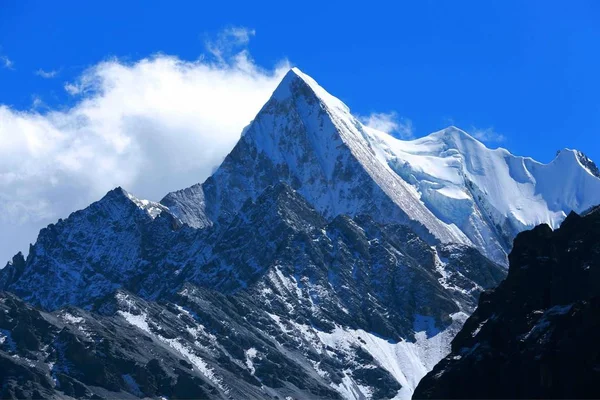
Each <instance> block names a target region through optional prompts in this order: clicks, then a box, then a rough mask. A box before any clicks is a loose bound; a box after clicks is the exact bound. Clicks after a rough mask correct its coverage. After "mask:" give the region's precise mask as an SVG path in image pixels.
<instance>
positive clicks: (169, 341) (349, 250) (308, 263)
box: [0, 184, 504, 398]
mask: <svg viewBox="0 0 600 400" xmlns="http://www.w3.org/2000/svg"><path fill="white" fill-rule="evenodd" d="M115 195H116V196H118V201H119V202H122V204H121V206H122V208H118V210H119V212H118V213H116V214H111V213H106V206H105V205H103V204H102V203H103V202H104V201H106V200H107V198H105V199H103V200H102V201H101V202H100V204H98V203H97V204H95V205H92V206H91V207H90V209H87V210H84V211H82V212H81V213H76V214H74V215H73V216H71V217H70V218H69V219H67V220H65V221H62V222H61V223H59V224H57V225H56V226H55V227H52V232H53V235H52V236H49V235H48V234H47V233H45V232H43V233H42V240H41V241H40V242H39V244H36V245H35V246H34V247H33V248H32V254H33V255H34V256H31V255H30V256H29V257H28V258H27V260H22V259H20V260H19V261H15V262H13V263H12V265H9V266H8V267H7V268H5V269H4V270H3V274H2V276H3V281H4V284H5V285H6V286H5V287H6V289H8V290H11V291H13V292H15V293H19V294H20V295H21V296H23V297H25V298H27V300H28V301H29V302H31V303H33V304H37V305H39V306H42V307H44V308H46V309H50V310H55V309H57V308H59V307H64V306H66V305H68V304H71V305H79V306H81V307H84V308H85V309H86V311H83V310H81V309H75V308H66V309H64V308H63V309H59V310H56V311H54V312H53V313H51V314H46V313H44V312H41V311H38V310H36V309H33V308H31V306H28V305H26V304H23V303H22V302H20V300H17V299H15V298H12V297H10V295H8V294H7V295H5V296H6V297H7V298H10V299H12V300H11V302H9V303H7V304H11V307H12V308H11V310H13V309H16V310H17V311H18V310H21V309H27V310H28V311H27V312H28V313H31V315H35V316H36V317H35V318H42V319H44V320H45V321H47V323H48V324H50V325H52V326H48V327H47V328H45V329H47V330H48V331H49V332H50V333H48V335H49V336H44V337H42V336H39V335H38V336H39V337H37V338H36V339H35V342H36V343H38V344H37V345H36V346H34V348H32V349H30V350H29V352H24V353H21V352H20V351H21V350H20V349H19V348H18V347H14V346H12V345H11V344H10V343H12V342H11V341H10V340H12V339H10V340H8V339H7V340H6V341H5V343H4V345H3V346H2V347H0V351H4V352H5V355H6V358H7V360H12V359H13V358H14V357H12V356H13V355H16V356H18V357H24V358H23V359H22V363H21V364H19V366H14V365H12V364H11V365H12V366H11V367H10V368H11V371H17V370H18V368H26V369H27V370H28V374H31V375H32V376H37V378H36V382H45V383H43V384H42V383H40V385H42V386H39V385H33V386H31V385H29V386H27V390H29V391H27V392H18V390H25V389H26V388H25V387H23V386H22V384H20V383H18V382H17V381H14V379H17V378H16V377H15V376H13V377H12V378H11V379H13V380H11V382H13V381H14V382H17V383H14V384H13V385H12V386H11V388H12V389H10V390H12V391H11V392H10V393H13V395H14V396H17V397H19V396H18V395H17V394H18V393H23V394H27V396H29V395H31V396H33V394H34V393H35V394H36V395H37V394H43V395H44V396H46V395H49V394H51V393H55V394H56V393H58V394H67V395H73V392H71V391H70V390H71V389H64V385H67V383H62V381H61V380H60V379H59V380H56V379H55V378H53V376H54V375H56V374H62V375H57V376H63V375H64V377H63V378H61V379H76V380H77V384H78V385H80V389H78V390H80V392H78V393H84V394H86V396H87V395H89V396H92V395H93V394H96V395H99V396H109V397H114V396H115V395H116V394H115V393H119V395H118V396H119V397H120V396H121V393H129V394H132V395H139V393H143V394H144V395H147V396H158V395H164V396H167V397H169V396H170V397H173V396H174V394H173V393H175V392H176V391H177V389H176V388H177V385H178V382H179V380H180V379H184V380H186V381H185V382H188V380H189V382H188V383H186V384H189V385H192V387H193V390H198V392H197V393H202V392H201V391H202V390H204V391H207V390H208V392H206V393H209V394H208V396H209V397H213V396H214V397H219V396H224V397H227V396H228V395H231V396H233V397H234V398H240V397H244V398H246V397H247V396H246V395H244V394H245V393H249V394H248V396H250V394H251V393H254V395H255V396H256V397H261V396H269V395H278V396H287V395H291V396H294V397H307V396H308V397H333V398H336V397H340V396H342V397H346V398H361V397H369V396H371V397H375V398H385V397H388V398H391V397H395V396H397V395H399V396H401V397H403V398H408V397H410V394H411V393H412V390H413V388H414V386H415V384H416V383H417V382H418V380H419V379H420V377H421V376H422V375H424V374H425V373H426V372H427V370H429V369H431V368H432V367H433V365H434V364H435V362H437V360H439V359H440V358H441V357H443V355H444V354H445V351H446V350H445V349H446V348H447V346H448V344H449V341H450V340H451V338H452V336H453V334H454V333H455V332H456V331H457V330H458V329H459V327H460V326H461V324H462V322H463V321H464V319H465V318H466V316H467V314H468V313H469V312H470V311H471V310H472V308H473V306H474V304H475V301H476V299H477V295H478V293H479V292H480V291H481V290H483V289H484V288H489V287H493V286H495V285H496V284H497V283H498V282H499V281H500V279H502V278H503V276H504V270H503V268H501V267H500V266H498V265H496V264H494V263H492V262H490V261H488V260H487V259H486V258H485V257H483V256H482V255H481V254H480V253H479V252H478V251H477V250H474V249H472V248H470V247H467V246H462V245H438V246H430V245H429V244H428V243H427V242H425V241H423V240H422V239H420V238H419V236H418V235H416V234H415V233H414V232H413V231H411V230H410V229H409V228H407V227H406V226H403V225H392V224H388V225H382V224H379V223H377V222H375V221H374V220H373V219H372V218H370V217H368V216H357V217H355V218H350V217H348V216H345V215H340V216H338V217H336V218H334V219H333V220H331V221H329V220H327V219H325V218H323V217H322V216H321V214H320V213H318V212H317V211H316V210H315V209H313V208H312V207H311V206H310V205H309V204H308V203H307V202H306V200H305V199H304V198H302V196H300V194H299V193H298V192H296V191H294V190H293V189H292V188H290V187H289V186H287V185H286V184H279V185H277V186H275V187H269V188H267V190H265V192H264V193H263V194H261V195H260V196H259V197H258V198H257V199H256V201H254V202H252V201H248V202H247V203H246V204H245V205H244V206H242V208H241V210H240V211H239V212H238V214H237V215H236V216H234V217H233V218H232V219H231V222H229V223H228V224H227V225H222V228H220V229H216V227H215V228H211V229H208V230H204V231H196V230H194V229H191V228H188V227H185V226H181V225H178V224H177V223H176V222H177V221H176V220H174V219H173V218H172V216H170V214H169V213H168V211H166V210H163V212H162V213H161V215H159V216H156V217H155V218H154V219H153V218H151V217H150V216H149V215H148V213H147V212H146V210H145V209H141V208H139V207H138V204H137V202H134V201H132V200H131V198H130V197H129V196H126V195H125V196H124V195H123V192H122V191H117V192H116V193H110V194H109V195H108V198H109V199H110V198H112V196H115ZM128 202H129V203H128ZM110 204H113V203H112V201H111V203H110ZM110 210H113V211H114V209H112V208H111V209H110ZM123 210H127V213H123ZM99 213H106V214H102V215H103V218H101V219H100V220H101V221H102V224H101V225H102V226H104V227H105V228H107V230H103V231H101V234H100V233H99V232H96V231H94V230H93V229H92V230H91V232H87V231H86V232H84V233H79V232H80V231H79V230H75V232H76V233H73V232H70V231H71V230H72V229H73V227H74V226H75V227H78V228H80V227H82V226H84V224H83V222H82V221H89V220H93V219H94V218H98V215H99ZM113 215H118V216H120V217H121V216H124V215H125V216H127V218H125V217H122V218H117V220H118V221H120V222H121V223H129V224H132V225H133V226H134V227H136V229H132V228H129V229H123V228H122V226H117V227H115V226H114V223H113V222H110V218H109V217H110V216H113ZM161 218H162V219H161ZM123 232H127V234H128V235H131V236H127V240H123V241H122V243H121V245H122V246H125V247H123V248H122V249H121V250H120V251H121V253H122V254H124V255H126V256H127V257H124V258H123V259H122V260H120V262H117V261H114V262H112V263H111V265H112V266H113V267H114V268H117V267H118V268H122V272H121V273H118V272H117V271H116V270H114V272H113V271H112V270H111V269H110V268H107V269H106V270H104V271H103V270H99V271H94V266H95V265H96V264H94V262H95V260H96V259H95V258H86V257H84V256H83V255H86V254H98V253H99V254H101V255H102V254H103V252H105V251H107V250H108V249H105V248H103V247H101V244H93V243H92V242H90V241H89V240H88V239H87V238H88V237H102V238H103V239H104V241H103V242H101V243H104V242H105V243H107V244H108V243H113V242H114V241H117V240H118V239H119V238H121V237H122V236H121V235H123V234H124V233H123ZM133 233H135V235H133ZM159 234H160V236H159V237H160V240H157V239H152V238H156V237H157V235H159ZM46 235H48V236H46ZM108 235H114V236H115V237H114V238H113V239H107V237H108ZM50 238H52V239H53V240H56V241H57V242H56V243H53V242H51V241H50ZM65 238H78V239H79V240H80V242H79V246H75V245H74V244H72V243H71V244H69V246H67V247H66V248H65V246H62V245H61V243H64V240H65ZM72 240H73V239H72ZM38 245H43V247H42V249H43V250H44V251H42V250H38V249H36V247H37V246H38ZM109 248H110V249H112V247H109ZM45 249H49V252H50V254H51V257H49V256H46V257H45V258H42V257H40V254H44V255H46V254H47V252H46V251H45ZM72 249H77V250H78V251H79V252H78V253H74V250H72ZM90 249H94V251H91V250H90ZM123 249H125V250H123ZM173 249H175V250H177V251H173ZM109 254H118V253H115V252H111V253H109ZM130 254H135V257H131V256H129V255H130ZM186 257H187V258H186ZM49 259H50V260H52V261H53V262H49V261H48V260H49ZM59 260H62V261H63V262H59ZM66 261H72V263H73V264H69V263H67V262H66ZM74 265H77V267H78V269H77V271H80V273H79V274H78V275H75V274H66V275H65V273H66V272H69V271H73V269H74V268H75V267H74ZM136 270H137V275H136V274H135V273H133V272H131V271H136ZM86 271H90V272H86ZM42 274H43V277H44V278H45V279H46V280H44V279H42V278H41V277H39V276H40V275H42ZM98 275H101V276H98ZM65 277H66V278H65ZM67 278H68V279H71V280H70V281H68V282H69V284H68V285H67V284H63V285H61V286H58V285H53V284H51V283H50V282H60V279H63V282H64V281H65V280H66V279H67ZM34 282H35V284H36V285H39V286H38V287H37V288H36V290H32V289H31V288H32V287H33V286H34ZM78 282H82V283H81V284H80V286H77V285H76V283H78ZM94 282H101V283H102V284H98V283H94ZM85 283H87V284H88V286H84V285H85ZM24 288H29V289H27V290H26V289H24ZM115 290H117V292H116V295H115V294H114V293H115ZM153 300H155V301H153ZM17 311H9V312H17ZM64 313H68V315H70V316H68V317H64V318H62V317H61V315H63V314H64ZM40 315H41V317H39V316H40ZM71 316H72V317H71ZM184 317H185V318H184ZM24 318H25V317H20V316H17V317H15V318H14V319H11V320H10V321H5V322H6V325H5V326H3V327H2V328H1V329H4V332H5V336H6V338H19V337H20V336H21V334H22V333H21V332H22V331H20V330H17V331H15V329H17V327H20V328H18V329H24V328H23V327H24V326H27V325H26V322H24V321H25V320H24ZM27 318H28V319H26V321H29V320H30V318H29V317H27ZM57 318H58V319H59V320H60V323H59V322H57V321H56V319H57ZM182 318H183V322H182ZM19 321H21V322H19ZM48 321H49V322H48ZM106 321H110V324H111V326H113V325H114V328H110V329H108V328H105V325H106V324H107V323H108V322H106ZM17 322H18V323H17ZM182 324H183V325H182ZM186 324H187V325H186ZM127 325H129V330H130V333H129V334H127V333H126V329H127V328H126V326H127ZM31 329H33V328H31V327H28V328H27V330H31ZM105 329H108V330H109V331H111V332H113V333H111V336H109V337H107V334H108V333H107V332H106V331H105ZM64 330H68V331H73V332H75V333H76V334H77V333H78V334H79V336H77V338H78V339H77V340H79V341H81V342H82V343H81V344H80V345H78V346H80V347H83V348H85V351H86V352H88V354H87V356H86V357H88V358H89V360H91V359H98V360H100V361H98V360H96V362H102V363H106V364H108V365H114V370H110V371H105V372H103V373H106V374H108V375H107V376H104V377H102V378H98V379H100V381H94V380H93V379H96V378H93V379H92V377H90V376H88V374H90V373H91V372H90V370H89V369H86V367H85V363H83V364H78V363H79V361H77V362H75V361H72V360H70V359H68V358H61V359H58V358H57V357H59V355H60V354H62V353H60V352H61V351H62V350H61V349H62V346H63V344H62V342H60V341H59V340H58V339H59V338H60V336H59V334H61V332H63V331H64ZM34 332H35V331H34ZM81 332H84V333H85V334H84V333H81ZM86 332H87V333H86ZM182 332H183V333H185V332H188V333H189V332H192V333H189V334H183V333H182ZM34 334H35V333H34ZM132 334H134V335H136V336H134V337H137V338H138V339H135V340H137V341H142V343H143V344H144V346H142V347H139V348H137V350H136V352H135V354H132V353H131V351H130V350H131V349H129V350H128V351H125V350H124V349H121V346H125V347H126V348H128V347H127V346H131V343H129V342H127V340H125V339H124V338H122V337H121V336H123V337H130V336H131V335H132ZM35 335H37V334H35ZM63 335H64V333H63ZM86 335H87V336H86ZM94 338H95V339H94ZM73 340H75V339H73ZM131 340H133V339H131ZM106 342H109V343H111V344H110V346H111V349H113V350H112V351H111V352H104V351H100V350H98V349H97V347H96V346H97V343H106ZM156 346H158V347H160V348H161V349H163V348H165V347H166V348H167V350H168V352H169V354H170V355H169V357H170V359H173V360H174V361H173V362H174V363H175V364H177V363H181V364H180V365H179V367H178V368H180V367H181V365H184V366H186V365H188V366H189V368H187V369H185V368H184V369H181V370H180V369H178V370H177V371H180V372H181V371H184V372H185V374H184V375H183V376H182V375H181V374H180V373H179V372H176V373H175V374H172V373H169V374H167V375H168V376H167V375H165V376H162V375H161V377H160V379H164V380H165V382H167V383H165V385H166V386H164V387H162V386H161V387H157V386H156V385H155V384H154V383H147V382H145V379H146V376H147V374H149V372H148V371H146V369H147V368H150V366H152V368H154V365H155V364H156V362H157V361H156V360H155V358H156V352H155V350H154V347H156ZM82 351H83V350H82ZM69 354H70V353H69ZM61 357H62V356H61ZM18 360H21V358H18ZM153 360H154V361H153ZM161 360H162V359H161ZM180 360H183V361H180ZM7 362H8V361H7ZM14 362H16V361H14V360H13V361H11V363H14ZM61 363H62V364H61ZM149 363H150V364H149ZM48 364H52V366H51V368H50V367H47V366H48ZM73 365H76V366H77V368H83V369H82V370H77V369H76V368H75V367H73ZM149 365H150V366H149ZM111 368H112V367H111ZM132 368H133V369H132ZM160 368H162V370H165V371H172V368H174V367H172V366H171V364H170V363H169V362H168V361H164V362H162V361H161V363H160ZM53 371H54V372H53ZM103 371H104V370H103ZM207 371H208V372H207ZM15 373H16V372H15ZM53 374H54V375H53ZM139 374H141V375H139ZM240 374H241V375H240ZM188 375H189V376H188ZM10 376H12V373H11V375H10ZM124 376H126V378H124ZM236 376H245V377H246V378H234V377H236ZM194 377H195V378H194ZM89 379H92V381H89ZM152 379H159V378H158V377H155V378H152ZM239 379H241V381H240V382H237V381H238V380H239ZM131 380H133V381H132V382H135V385H134V386H131V385H133V384H132V383H131V382H130V381H131ZM245 380H248V382H245ZM107 382H109V383H107ZM128 382H129V383H128ZM142 382H144V383H143V384H142ZM194 382H195V383H194ZM147 385H150V386H147ZM194 385H195V386H194ZM246 385H250V386H251V387H250V388H247V387H246ZM30 386H31V387H30ZM95 386H98V388H96V387H95ZM69 387H70V386H69ZM78 387H79V386H78ZM132 387H134V388H137V389H135V390H134V389H132ZM73 390H74V389H73ZM136 390H138V391H139V392H136ZM190 390H191V389H190ZM34 391H37V392H34ZM105 391H109V392H111V393H112V392H115V393H112V394H107V393H108V392H105ZM190 393H191V392H190ZM194 393H196V392H194ZM82 395H83V394H82Z"/></svg>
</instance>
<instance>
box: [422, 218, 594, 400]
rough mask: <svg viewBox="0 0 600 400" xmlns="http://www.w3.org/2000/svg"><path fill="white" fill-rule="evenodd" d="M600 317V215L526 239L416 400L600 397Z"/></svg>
mask: <svg viewBox="0 0 600 400" xmlns="http://www.w3.org/2000/svg"><path fill="white" fill-rule="evenodd" d="M599 312H600V211H599V210H598V209H597V208H596V209H594V210H592V211H590V213H589V214H587V215H585V216H583V217H580V216H578V215H577V214H574V213H573V214H570V215H569V216H568V217H567V219H566V220H565V221H564V223H563V224H562V226H561V228H560V229H558V230H556V231H554V232H553V231H552V230H551V229H550V228H549V227H548V226H546V225H541V226H538V227H536V228H535V229H533V230H531V231H528V232H523V233H521V234H519V236H518V237H517V239H516V240H515V245H514V249H513V251H512V253H511V255H510V270H509V274H508V277H507V278H506V280H505V281H504V282H502V283H501V284H500V286H499V287H498V288H497V289H495V290H492V291H490V292H485V293H483V294H482V295H481V298H480V300H479V305H478V307H477V310H476V311H475V313H474V314H473V315H472V316H471V317H470V318H469V319H468V320H467V322H466V323H465V326H464V328H463V329H462V330H461V332H460V333H459V334H458V335H457V336H456V338H455V339H454V341H453V342H452V353H451V354H450V355H449V356H447V357H446V358H445V359H444V360H443V361H442V362H440V364H438V365H437V366H436V367H435V368H434V370H433V371H431V372H430V373H429V374H428V375H427V376H426V377H425V378H424V379H423V380H422V381H421V383H420V384H419V386H418V388H417V391H416V392H415V396H414V398H597V397H598V396H599V395H600V391H599V389H598V385H597V382H598V379H600V364H599V362H600V345H598V341H597V338H596V333H597V331H598V329H599V328H600V313H599Z"/></svg>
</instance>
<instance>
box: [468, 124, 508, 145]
mask: <svg viewBox="0 0 600 400" xmlns="http://www.w3.org/2000/svg"><path fill="white" fill-rule="evenodd" d="M470 133H471V135H472V136H473V137H474V138H475V139H478V140H480V141H482V142H485V143H500V142H503V141H504V140H506V137H505V136H504V135H502V134H501V133H498V132H496V131H495V130H494V128H491V127H490V128H485V129H479V128H475V127H473V128H471V132H470Z"/></svg>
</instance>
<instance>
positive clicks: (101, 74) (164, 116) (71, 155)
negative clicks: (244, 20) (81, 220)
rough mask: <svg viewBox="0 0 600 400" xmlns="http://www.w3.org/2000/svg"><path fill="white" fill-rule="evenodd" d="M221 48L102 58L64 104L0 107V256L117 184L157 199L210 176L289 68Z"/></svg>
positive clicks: (22, 246)
mask: <svg viewBox="0 0 600 400" xmlns="http://www.w3.org/2000/svg"><path fill="white" fill-rule="evenodd" d="M240 35H241V34H240ZM242 39H244V37H243V35H241V39H239V36H238V39H236V40H237V42H236V43H241V41H242ZM244 40H245V39H244ZM221 41H222V46H226V44H225V42H224V41H223V39H221ZM224 54H225V53H221V56H220V58H219V59H218V61H217V62H215V61H210V60H207V59H206V58H202V57H201V58H200V59H199V60H197V61H192V62H190V61H183V60H181V59H179V58H177V57H173V56H167V55H157V56H153V57H150V58H146V59H142V60H139V61H136V62H134V63H124V62H121V61H119V60H109V61H105V62H101V63H99V64H97V65H95V66H93V67H91V68H89V69H88V70H87V71H85V72H84V73H83V75H82V76H81V77H79V79H77V80H76V81H75V82H72V83H69V84H67V85H66V86H65V89H66V90H67V91H69V92H70V93H71V94H74V95H78V96H79V97H78V98H77V99H76V100H77V102H76V104H75V105H74V106H73V107H72V108H70V109H67V110H64V109H63V108H61V109H57V110H47V111H46V112H44V113H40V112H38V111H37V110H36V109H35V107H34V108H33V109H32V110H27V111H21V110H15V109H13V108H10V107H9V106H6V105H0V226H1V227H2V228H0V260H2V259H8V257H10V256H11V255H12V254H14V253H16V251H18V250H25V249H26V245H27V243H28V242H31V241H34V240H35V237H36V234H37V232H38V231H39V229H40V228H41V227H43V226H45V225H47V224H48V223H51V222H54V221H55V220H56V219H57V218H59V217H66V216H67V215H68V214H69V213H70V212H72V211H74V210H76V209H79V208H82V207H85V206H87V205H88V204H89V203H90V202H92V201H95V200H97V199H99V198H100V197H102V196H103V195H104V194H105V193H106V192H107V191H108V190H110V189H112V188H113V187H115V186H119V185H120V186H123V187H124V188H126V189H127V190H129V191H131V192H132V193H134V194H135V195H137V196H139V197H143V198H149V199H153V200H159V199H160V198H161V197H162V196H163V195H164V194H166V193H167V192H168V191H171V190H176V189H180V188H183V187H187V186H189V185H191V184H194V183H197V182H201V181H203V180H204V179H205V178H206V177H208V176H209V174H210V173H211V171H212V170H213V169H214V168H215V167H216V166H217V165H218V164H219V163H220V162H221V160H222V159H223V157H224V156H225V155H226V154H227V153H228V152H229V151H230V150H231V148H232V147H233V145H234V144H235V142H236V141H237V140H238V138H239V136H240V133H241V131H242V129H243V127H244V126H246V125H247V124H248V123H249V122H250V121H251V119H252V118H253V117H254V116H255V115H256V113H257V112H258V110H259V109H260V107H261V106H262V105H263V104H264V103H265V102H266V101H267V100H268V98H269V96H270V94H271V93H272V91H273V90H274V89H275V87H276V85H277V83H278V82H279V81H280V79H281V78H282V77H283V75H284V74H285V72H286V71H287V69H288V68H289V66H288V64H287V62H282V63H281V64H280V65H277V66H274V67H273V68H272V69H270V70H263V69H261V68H259V67H258V66H257V65H256V64H255V63H254V62H253V61H252V59H250V58H249V56H248V53H247V52H246V51H244V50H243V49H242V50H240V51H239V52H237V53H232V54H231V56H227V57H226V56H225V55H224ZM40 101H41V100H40ZM34 103H37V105H40V104H41V103H40V102H39V101H38V102H36V101H35V98H34ZM34 105H35V104H34Z"/></svg>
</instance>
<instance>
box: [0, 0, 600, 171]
mask: <svg viewBox="0 0 600 400" xmlns="http://www.w3.org/2000/svg"><path fill="white" fill-rule="evenodd" d="M94 3H95V4H92V2H81V1H62V2H60V4H59V5H57V4H56V3H55V2H40V1H35V2H33V1H24V0H18V1H16V0H3V1H2V6H0V7H1V8H2V12H0V46H2V47H1V48H0V54H2V55H3V56H5V57H8V58H9V59H10V60H11V61H12V62H13V67H12V68H13V69H12V70H7V69H4V70H0V87H2V91H1V93H0V102H2V103H4V104H10V105H13V106H14V107H16V108H27V107H29V106H30V105H31V102H32V96H34V95H38V96H40V97H41V98H42V99H43V100H44V101H45V102H46V103H47V104H49V105H52V106H53V107H60V106H63V105H65V104H68V102H69V101H70V99H69V96H68V95H67V94H66V93H65V92H64V90H63V85H64V82H65V81H69V80H72V79H74V77H75V76H77V74H80V73H81V72H82V70H83V69H84V68H86V67H88V66H90V65H92V64H95V63H97V62H99V61H101V60H104V59H106V58H107V57H111V56H117V57H120V58H122V59H126V60H136V59H139V58H142V57H145V56H148V55H150V54H153V53H156V52H163V53H166V54H173V55H177V56H179V57H181V58H183V59H188V60H194V59H196V58H197V57H198V56H199V55H200V54H201V53H203V52H205V48H204V39H205V38H206V37H207V36H210V35H214V34H215V33H216V32H217V31H219V30H221V29H223V28H224V27H227V26H244V27H248V28H251V29H254V30H255V32H256V35H255V37H254V38H253V39H252V41H251V42H250V44H249V50H250V52H251V55H252V57H253V58H254V59H255V60H256V63H257V64H259V65H264V66H266V67H269V66H272V65H273V64H274V63H275V62H277V61H278V60H281V59H283V58H287V59H288V60H290V62H291V63H292V64H293V65H297V66H298V67H300V68H301V69H302V70H303V71H305V72H306V73H308V74H309V75H312V76H313V77H314V78H315V79H316V80H317V81H318V82H319V83H320V84H321V85H322V86H324V87H325V88H326V89H328V90H329V91H330V92H332V93H333V94H335V95H336V96H338V97H340V98H341V99H342V100H344V101H345V102H346V103H347V104H349V106H350V107H351V109H352V110H353V111H354V112H356V113H359V114H368V113H370V112H372V111H377V112H388V111H395V112H397V113H398V115H400V116H403V117H406V118H409V119H410V120H412V122H413V124H414V128H415V133H416V135H417V136H419V135H424V134H426V133H429V132H431V131H434V130H436V129H439V128H442V127H444V126H446V125H448V124H451V123H453V124H455V125H457V126H459V127H461V128H463V129H466V130H470V129H473V128H476V129H488V128H493V130H494V131H495V132H497V133H498V134H501V135H502V136H504V137H505V140H504V141H503V142H502V143H499V145H502V146H503V147H507V148H509V149H510V150H511V151H512V152H514V153H516V154H520V155H530V156H532V157H534V158H536V159H538V160H540V161H543V162H547V161H549V160H551V159H552V157H553V155H554V153H555V151H556V150H557V149H559V148H562V147H574V148H578V149H581V150H582V151H584V152H586V153H588V155H589V156H590V157H591V158H594V159H600V148H599V146H598V143H599V140H598V137H599V132H600V100H599V99H600V97H599V96H598V93H599V91H600V79H599V78H598V71H600V52H598V51H597V49H598V47H599V46H600V24H599V23H598V21H600V3H598V2H595V1H576V2H571V3H569V4H567V3H564V2H558V1H528V2H521V1H516V2H511V1H492V2H476V1H472V2H471V1H459V2H434V1H423V2H406V4H396V3H402V2H389V3H378V2H370V3H368V4H364V3H354V4H347V3H344V2H323V1H319V2H309V1H303V2H273V3H270V4H267V3H261V5H257V4H255V3H254V2H239V3H229V4H218V3H226V2H177V3H176V5H173V3H169V4H167V3H166V2H163V1H128V2H122V1H103V2H94ZM227 3H228V2H227ZM40 68H41V69H43V70H45V71H53V70H56V71H59V74H58V76H57V77H56V79H43V78H41V77H39V76H36V75H34V74H33V71H37V70H38V69H40ZM492 144H493V145H498V143H492Z"/></svg>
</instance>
